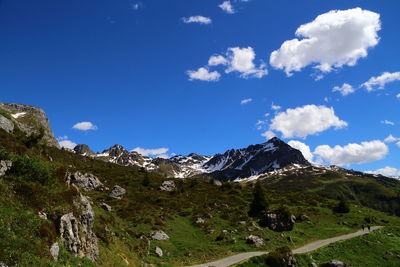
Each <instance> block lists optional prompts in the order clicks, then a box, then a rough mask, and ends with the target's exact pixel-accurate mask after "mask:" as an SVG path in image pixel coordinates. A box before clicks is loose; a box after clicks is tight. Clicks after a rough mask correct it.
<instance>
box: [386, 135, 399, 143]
mask: <svg viewBox="0 0 400 267" xmlns="http://www.w3.org/2000/svg"><path fill="white" fill-rule="evenodd" d="M384 141H385V142H386V143H393V142H396V141H400V138H398V137H394V136H393V135H391V134H390V135H389V136H388V137H386V138H385V140H384Z"/></svg>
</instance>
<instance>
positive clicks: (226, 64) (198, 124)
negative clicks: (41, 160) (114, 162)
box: [0, 0, 400, 173]
mask: <svg viewBox="0 0 400 267" xmlns="http://www.w3.org/2000/svg"><path fill="white" fill-rule="evenodd" d="M223 2H225V1H224V0H218V1H217V0H203V1H198V0H174V1H150V0H141V1H129V0H120V1H111V0H87V1H76V0H68V1H66V0H59V1H50V0H43V1H27V0H25V1H11V0H2V1H0V36H1V42H0V60H1V61H0V62H1V64H0V88H1V95H0V100H1V101H3V102H16V103H24V104H30V105H35V106H39V107H41V108H43V109H44V110H45V111H46V113H47V115H48V117H49V118H50V121H51V125H52V127H53V129H54V132H55V135H56V136H57V137H64V136H67V138H66V140H70V141H71V142H74V143H86V144H88V145H89V146H90V147H91V148H92V149H93V150H95V151H102V150H103V149H105V148H107V147H109V146H111V145H113V144H115V143H118V144H121V145H123V146H125V147H126V148H127V149H134V148H137V147H140V148H144V149H158V148H168V149H169V150H168V151H167V154H168V155H171V154H172V153H176V154H188V153H191V152H196V153H199V154H206V155H210V154H214V153H218V152H224V151H225V150H227V149H230V148H240V147H246V146H248V145H250V144H254V143H261V142H264V141H265V137H264V136H263V133H265V132H269V131H272V132H274V134H275V135H277V136H278V137H281V138H283V139H284V140H285V141H287V142H289V141H292V140H296V141H297V142H296V143H293V142H292V144H297V146H298V147H299V148H300V146H301V147H302V148H304V147H306V146H308V147H309V148H310V151H311V152H316V153H315V154H314V155H313V160H314V161H315V162H324V163H326V164H329V163H331V164H340V165H343V166H346V167H349V168H354V169H358V170H363V171H365V170H377V169H381V168H384V167H386V166H389V167H392V168H393V169H390V172H392V173H395V172H396V171H398V169H400V163H399V156H400V143H399V144H398V145H396V143H397V142H399V141H400V139H397V138H398V137H400V132H399V124H400V120H399V115H398V114H399V105H400V96H399V97H397V95H398V94H400V90H399V88H400V81H399V76H400V73H398V72H399V71H400V66H399V63H398V62H400V53H399V52H398V47H399V42H400V36H399V34H398V32H399V31H398V25H399V22H400V18H399V16H398V10H399V8H400V3H399V2H398V1H389V0H388V1H349V0H344V1H316V0H314V1H311V0H310V1H262V0H249V1H243V0H231V1H227V2H228V3H226V4H225V5H224V7H225V10H223V9H222V8H221V7H220V5H222V4H223ZM228 4H230V5H231V6H232V9H233V12H231V13H229V12H227V11H232V10H229V9H226V7H227V6H228ZM357 7H359V8H360V9H358V10H357V9H354V8H357ZM332 10H338V11H337V12H333V13H330V14H328V13H327V12H330V11H332ZM319 15H321V16H322V17H320V19H319V20H318V19H317V17H318V16H319ZM194 16H202V17H201V18H200V17H194ZM191 17H192V18H191ZM185 18H186V19H185ZM190 21H192V22H191V23H189V22H190ZM197 21H200V22H202V23H200V22H197ZM343 21H345V23H344V24H340V23H343ZM307 23H309V24H308V26H307V27H306V26H305V27H302V28H300V26H301V25H305V24H307ZM327 28H329V29H328V30H327ZM298 29H299V31H298V32H300V34H302V36H296V35H295V32H296V30H298ZM295 38H297V39H298V41H297V42H299V43H296V42H288V43H287V48H290V49H291V50H290V49H289V50H285V51H284V49H283V48H281V46H282V45H283V44H284V42H285V41H289V40H293V39H295ZM298 44H300V45H301V46H302V45H305V48H304V47H303V48H304V49H303V48H299V47H298V46H296V45H298ZM280 48H281V49H280ZM274 51H276V55H277V57H276V58H275V59H274V60H271V53H273V52H274ZM288 51H291V52H288ZM213 55H214V56H216V55H219V56H220V57H219V59H220V61H219V63H220V64H219V65H215V66H211V65H212V64H211V65H210V64H208V62H209V59H210V57H211V56H213ZM318 66H319V68H318ZM200 68H204V69H203V72H201V71H200V72H198V70H199V69H200ZM285 70H286V72H287V73H285ZM189 71H192V72H191V74H194V75H192V76H191V75H190V72H189ZM204 71H206V72H204ZM384 72H388V73H387V74H386V75H384V76H381V75H382V74H383V73H384ZM288 74H289V75H288ZM372 77H376V79H375V80H370V79H371V78H372ZM199 78H200V80H199ZM367 81H370V82H369V83H366V82H367ZM374 81H375V83H374ZM345 83H346V84H348V85H346V86H345V87H344V88H347V90H348V91H350V92H351V91H352V90H354V92H352V93H349V94H348V95H345V96H343V95H342V94H341V92H339V91H336V92H333V91H332V89H333V88H334V87H335V86H338V87H339V88H342V85H343V84H345ZM363 84H364V86H362V85H363ZM350 86H351V87H350ZM369 86H370V87H369ZM378 87H381V88H380V89H379V88H378ZM368 88H369V90H368ZM245 99H251V101H247V103H245V104H241V101H242V100H245ZM245 102H246V101H245ZM272 104H273V105H274V106H276V109H275V110H274V109H272ZM278 106H279V107H280V109H277V108H278ZM288 109H289V110H288ZM266 113H269V115H268V116H265V114H266ZM258 121H262V122H260V123H261V124H259V125H258V126H257V125H256V124H257V122H258ZM80 122H91V123H92V125H88V124H86V125H84V126H83V127H79V126H78V127H75V128H73V126H74V125H76V124H77V123H80ZM383 122H386V123H383ZM81 126H82V125H81ZM259 126H260V127H259ZM77 128H78V129H77ZM258 128H259V129H258ZM79 129H81V130H79ZM82 129H83V130H82ZM85 129H92V130H85ZM285 131H286V134H285ZM390 134H392V135H393V138H390V139H386V138H387V137H388V136H389V135H390ZM264 135H265V134H264ZM268 136H270V135H269V134H268ZM385 139H386V141H384V140H385ZM64 141H65V140H64ZM389 141H391V142H389ZM299 142H301V143H302V144H300V143H299ZM363 142H364V143H363ZM299 144H300V145H299ZM349 144H355V145H350V146H349ZM336 145H339V146H340V147H335V146H336ZM306 149H307V147H306ZM303 151H304V150H303ZM163 152H165V151H163ZM154 153H157V152H154ZM305 153H306V152H305ZM386 171H388V169H386Z"/></svg>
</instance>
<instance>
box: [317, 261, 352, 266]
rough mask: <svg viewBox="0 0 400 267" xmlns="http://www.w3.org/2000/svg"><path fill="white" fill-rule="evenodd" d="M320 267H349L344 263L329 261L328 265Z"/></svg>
mask: <svg viewBox="0 0 400 267" xmlns="http://www.w3.org/2000/svg"><path fill="white" fill-rule="evenodd" d="M321 266H322V267H349V265H347V264H346V263H344V262H342V261H338V260H331V261H330V262H328V263H325V264H322V265H321Z"/></svg>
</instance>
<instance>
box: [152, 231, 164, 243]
mask: <svg viewBox="0 0 400 267" xmlns="http://www.w3.org/2000/svg"><path fill="white" fill-rule="evenodd" d="M150 237H151V239H153V240H157V241H169V236H168V235H167V234H166V233H165V232H164V231H161V230H159V231H155V232H152V233H151V234H150Z"/></svg>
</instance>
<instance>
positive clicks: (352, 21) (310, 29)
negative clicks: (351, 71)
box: [270, 8, 381, 75]
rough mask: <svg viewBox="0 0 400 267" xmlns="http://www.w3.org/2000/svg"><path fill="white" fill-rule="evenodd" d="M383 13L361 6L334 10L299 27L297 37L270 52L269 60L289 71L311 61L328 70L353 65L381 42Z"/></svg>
mask: <svg viewBox="0 0 400 267" xmlns="http://www.w3.org/2000/svg"><path fill="white" fill-rule="evenodd" d="M380 29H381V22H380V15H379V14H377V13H374V12H371V11H368V10H363V9H361V8H354V9H348V10H332V11H330V12H328V13H324V14H322V15H319V16H318V17H317V18H316V19H315V20H314V21H312V22H310V23H307V24H303V25H301V26H300V27H299V28H298V29H297V30H296V36H297V37H298V38H295V39H292V40H288V41H285V42H284V43H283V44H282V45H281V47H280V48H279V49H278V50H275V51H273V52H272V53H271V56H270V64H271V65H272V66H273V67H275V68H276V69H282V70H284V71H285V72H286V74H287V75H291V74H292V72H293V71H301V69H302V68H304V67H306V66H308V65H314V66H315V68H317V69H319V70H320V71H322V72H324V73H326V72H330V71H332V70H333V69H335V68H340V67H342V66H344V65H348V66H354V65H355V64H356V63H357V61H358V60H359V59H360V58H364V57H366V56H367V55H368V52H367V49H368V48H370V47H374V46H376V45H377V44H378V42H379V36H378V31H379V30H380Z"/></svg>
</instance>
